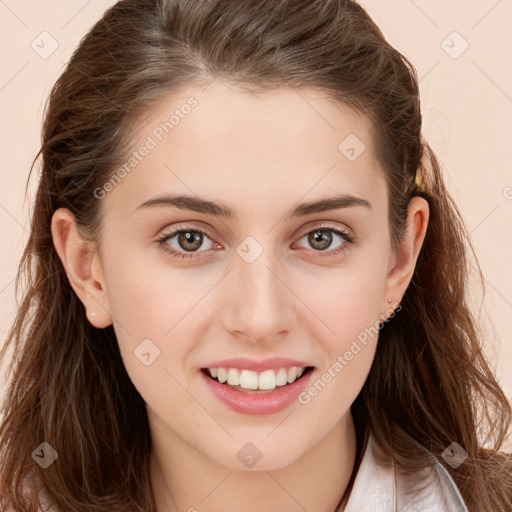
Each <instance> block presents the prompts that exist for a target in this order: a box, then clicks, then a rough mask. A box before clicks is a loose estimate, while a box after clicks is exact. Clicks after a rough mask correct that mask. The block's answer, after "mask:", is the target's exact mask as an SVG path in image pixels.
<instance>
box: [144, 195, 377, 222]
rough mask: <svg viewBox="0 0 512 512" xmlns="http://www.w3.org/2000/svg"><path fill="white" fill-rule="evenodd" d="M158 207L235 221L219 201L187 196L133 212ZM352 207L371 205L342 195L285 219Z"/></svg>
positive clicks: (298, 209)
mask: <svg viewBox="0 0 512 512" xmlns="http://www.w3.org/2000/svg"><path fill="white" fill-rule="evenodd" d="M158 206H166V207H169V206H173V207H175V208H179V209H180V210H189V211H193V212H197V213H204V214H207V215H213V216H215V217H223V218H226V219H234V220H236V219H237V215H236V212H235V210H233V209H232V208H230V207H229V206H227V205H225V204H223V203H222V202H219V201H209V200H207V199H202V198H200V197H197V196H187V195H161V196H156V197H153V198H151V199H148V200H147V201H144V202H143V203H141V204H140V205H139V206H137V208H136V209H135V211H137V210H140V209H145V208H153V207H158ZM352 206H363V207H365V208H369V209H370V210H371V209H372V205H371V204H370V203H369V202H368V201H367V200H366V199H363V198H360V197H356V196H353V195H351V194H342V195H337V196H334V197H328V198H325V199H321V200H318V201H312V202H309V203H301V204H299V205H298V206H295V207H294V208H292V209H291V210H289V211H288V212H287V213H286V214H285V217H284V218H286V219H288V218H292V217H302V216H305V215H311V214H313V213H321V212H327V211H332V210H339V209H342V208H349V207H352Z"/></svg>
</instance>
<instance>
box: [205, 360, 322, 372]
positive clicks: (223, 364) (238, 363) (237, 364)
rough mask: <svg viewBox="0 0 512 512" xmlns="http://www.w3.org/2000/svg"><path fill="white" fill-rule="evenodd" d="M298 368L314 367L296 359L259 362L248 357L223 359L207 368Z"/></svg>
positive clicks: (258, 370) (260, 370) (262, 370)
mask: <svg viewBox="0 0 512 512" xmlns="http://www.w3.org/2000/svg"><path fill="white" fill-rule="evenodd" d="M291 366H297V367H300V368H306V367H308V366H312V365H311V364H308V363H306V362H304V361H297V360H295V359H288V358H286V357H269V358H268V359H263V360H260V361H257V360H255V359H249V358H247V357H237V358H234V359H223V360H222V361H215V362H213V363H210V364H208V365H207V366H206V367H205V368H238V369H239V370H252V371H254V372H264V371H265V370H272V369H275V368H283V367H286V368H289V367H291Z"/></svg>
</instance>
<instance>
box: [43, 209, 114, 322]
mask: <svg viewBox="0 0 512 512" xmlns="http://www.w3.org/2000/svg"><path fill="white" fill-rule="evenodd" d="M51 229H52V237H53V244H54V246H55V250H56V251H57V254H58V255H59V258H60V260H61V262H62V265H63V267H64V270H65V272H66V275H67V277H68V280H69V283H70V285H71V287H72V288H73V290H74V291H75V293H76V294H77V296H78V298H79V299H80V300H81V302H82V303H83V305H84V307H85V309H86V311H87V318H88V319H89V321H90V323H91V324H92V325H93V326H94V327H98V328H104V327H107V326H108V325H110V324H112V315H111V314H110V307H109V303H108V297H107V294H106V286H105V282H104V280H103V272H102V269H101V261H100V259H99V255H98V253H97V250H96V247H95V244H93V243H92V242H90V241H88V240H86V239H85V238H84V237H83V236H82V235H81V234H80V232H79V230H78V228H77V225H76V221H75V218H74V215H73V214H72V213H71V211H70V210H68V209H67V208H59V209H58V210H57V211H56V212H55V213H54V214H53V217H52V225H51ZM93 313H95V314H93Z"/></svg>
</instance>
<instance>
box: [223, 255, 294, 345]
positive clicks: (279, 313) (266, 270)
mask: <svg viewBox="0 0 512 512" xmlns="http://www.w3.org/2000/svg"><path fill="white" fill-rule="evenodd" d="M275 254H276V253H275V251H270V250H265V251H263V252H262V254H261V255H260V256H258V257H257V258H256V259H255V260H254V261H252V262H248V261H246V260H245V259H244V258H242V257H240V256H239V255H238V254H237V255H236V256H235V258H234V266H233V268H232V270H231V272H229V275H228V276H226V277H227V282H226V283H224V285H223V286H224V292H223V293H224V294H225V296H224V297H223V300H222V301H221V302H222V304H223V306H222V311H221V315H222V319H223V323H224V327H225V329H227V330H228V331H229V332H230V333H231V335H233V336H235V337H238V338H240V339H244V340H245V341H250V342H252V343H259V344H262V343H263V344H265V343H266V344H272V343H273V342H275V341H277V340H278V339H281V338H282V337H284V336H285V335H286V333H287V332H289V331H290V330H292V329H293V327H294V325H296V322H297V312H296V308H297V304H298V303H300V301H299V300H298V299H297V297H296V296H295V295H294V293H293V290H292V287H291V286H290V284H289V283H287V273H286V271H285V269H284V265H283V264H282V263H281V262H280V260H279V257H278V256H276V255H275ZM288 281H289V279H288Z"/></svg>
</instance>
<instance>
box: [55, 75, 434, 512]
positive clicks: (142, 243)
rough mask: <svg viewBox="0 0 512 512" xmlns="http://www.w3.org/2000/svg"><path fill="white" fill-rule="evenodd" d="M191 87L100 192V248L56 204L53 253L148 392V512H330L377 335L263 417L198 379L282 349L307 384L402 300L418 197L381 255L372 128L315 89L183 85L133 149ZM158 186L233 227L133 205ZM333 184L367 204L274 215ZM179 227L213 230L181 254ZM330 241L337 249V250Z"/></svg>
mask: <svg viewBox="0 0 512 512" xmlns="http://www.w3.org/2000/svg"><path fill="white" fill-rule="evenodd" d="M190 96H194V97H195V98H196V99H197V100H198V105H197V107H196V108H195V109H193V110H192V111H191V113H190V114H188V115H187V116H185V117H184V118H183V119H180V122H179V124H178V125H176V126H175V127H174V129H173V130H172V131H171V132H170V133H168V134H166V135H165V137H164V138H163V140H162V141H161V142H160V143H159V144H158V145H157V147H156V148H154V149H152V150H151V151H150V152H149V154H148V155H147V156H146V157H145V158H144V159H143V160H142V161H141V162H140V163H138V165H137V166H136V168H134V170H133V171H132V172H131V173H129V174H128V175H127V176H126V177H124V178H123V180H122V181H121V182H120V183H119V184H117V185H116V187H115V188H114V189H113V190H112V191H110V192H109V193H108V194H107V195H106V197H105V198H103V199H101V201H102V204H101V207H102V208H103V209H104V213H105V217H104V221H103V225H102V234H101V239H100V241H99V243H98V244H92V243H87V242H85V241H84V240H83V238H82V237H81V236H80V233H79V232H78V230H77V228H76V225H75V223H74V219H73V216H72V215H71V213H70V212H69V211H68V210H66V209H59V210H58V211H56V212H55V214H54V216H53V220H52V233H53V237H54V243H55V247H56V250H57V252H58V254H59V257H60V258H61V260H62V262H63V264H64V267H65V269H66V272H67V274H68V277H69V280H70V283H71V284H72V286H73V288H74V290H75V292H76V293H77V295H78V296H79V297H80V299H81V301H82V302H83V304H84V307H85V308H86V309H87V311H88V314H89V313H95V315H89V319H90V321H91V323H92V324H93V325H94V326H95V327H97V328H104V327H106V326H108V325H110V324H112V323H113V325H114V329H115V332H116V335H117V338H118V341H119V347H120V351H121V354H122V357H123V360H124V363H125V366H126V369H127V371H128V374H129V376H130V378H131V379H132V381H133V383H134V385H135V386H136V388H137V389H138V390H139V392H140V393H141V395H142V397H143V398H144V400H145V401H146V404H147V409H148V417H149V422H150V426H151V435H152V439H153V443H154V447H153V451H152V454H151V479H152V484H153V488H154V493H155V498H156V502H157V506H158V510H159V511H160V512H163V511H166V512H167V511H171V512H177V511H193V510H198V511H200V512H213V511H218V510H224V511H227V512H229V511H232V512H235V511H237V512H238V511H240V510H244V512H253V511H254V512H256V511H258V512H259V511H261V510H268V511H273V512H277V511H281V510H287V511H303V510H304V509H306V510H308V511H310V512H332V511H333V510H334V508H335V506H336V504H337V503H338V501H339V500H340V498H341V496H342V494H343V492H344V490H345V488H346V485H347V483H348V480H349V477H350V473H351V471H352V468H353V465H354V456H355V431H354V425H353V421H352V416H351V414H350V405H351V404H352V402H353V401H354V399H355V398H356V396H357V394H358V393H359V391H360V389H361V388H362V386H363V384H364V381H365V379H366V377H367V375H368V371H369V369H370V366H371V363H372V360H373V356H374V353H375V347H376V343H377V336H374V337H373V338H370V339H369V340H368V342H367V344H366V346H365V347H364V348H363V350H361V351H360V352H359V353H358V354H357V355H355V356H354V358H353V359H352V360H351V361H349V363H348V364H347V365H346V366H344V368H343V370H342V371H340V372H338V373H336V376H335V378H333V379H331V382H329V383H328V384H327V385H326V386H325V387H324V389H322V391H321V392H319V393H318V394H317V396H315V397H314V398H312V399H311V400H310V402H309V403H307V404H301V403H299V402H298V401H295V402H294V403H293V404H292V405H291V406H290V407H288V408H286V409H285V410H283V411H281V412H279V413H276V414H271V415H263V416H255V415H244V414H241V413H238V412H235V411H232V410H231V409H229V408H227V407H226V406H225V405H223V404H222V403H220V402H219V401H218V400H217V399H216V398H215V397H214V396H213V395H212V394H211V392H210V390H209V389H208V388H207V387H206V386H205V384H204V382H202V380H201V379H200V375H199V373H198V372H199V369H200V368H201V367H205V366H209V364H208V363H211V362H213V361H216V360H219V359H224V358H228V357H239V356H246V357H249V358H253V359H258V360H259V359H266V358H268V357H272V356H284V357H291V358H296V359H300V360H305V361H309V362H310V364H311V365H314V366H315V375H313V376H312V380H311V381H310V382H311V383H313V382H314V381H315V380H317V379H318V378H320V377H321V375H322V374H323V373H324V372H326V371H328V369H329V368H330V367H331V368H332V366H333V363H334V362H335V361H336V360H337V357H338V356H339V355H343V354H344V353H345V352H346V351H347V350H348V349H349V347H350V345H351V343H352V341H353V340H355V339H356V338H357V336H358V334H360V333H361V332H363V331H364V330H365V329H367V328H369V327H370V326H375V325H378V323H377V324H376V322H378V321H379V320H384V319H386V318H388V317H389V316H390V315H391V314H392V312H393V309H392V306H396V305H397V304H398V303H399V302H400V300H401V298H402V296H403V294H404V293H405V290H406V288H407V286H408V284H409V282H410V280H411V278H412V274H413V271H414V266H415V264H416V260H417V257H418V253H419V251H420V248H421V245H422V243H423V240H424V236H425V231H426V227H427V223H428V203H427V202H426V201H425V200H424V199H422V198H419V197H416V198H413V199H412V200H411V202H410V204H409V209H408V219H407V234H406V237H405V240H404V242H403V243H402V244H401V245H400V246H398V247H397V248H396V251H394V250H392V247H391V243H390V233H389V228H388V219H387V208H388V197H387V190H386V184H385V181H384V178H383V176H384V175H383V171H382V169H380V166H379V164H378V163H377V161H376V159H375V156H374V150H373V148H372V138H371V131H370V128H371V124H370V122H369V120H368V119H366V118H365V117H363V116H361V115H359V114H358V113H356V112H354V111H352V110H351V109H349V108H348V107H347V106H345V105H342V104H335V103H333V102H331V101H329V100H327V99H326V98H325V97H323V96H322V94H321V93H319V92H318V91H312V90H308V91H304V90H302V91H300V94H299V93H298V92H297V91H295V90H292V89H282V90H274V91H270V92H265V93H262V94H259V95H254V94H249V93H247V92H243V91H241V90H239V89H236V88H234V87H232V86H230V85H228V84H227V83H224V82H222V81H221V80H220V79H217V80H215V81H214V82H213V83H212V84H211V85H210V86H208V87H207V88H206V89H204V90H201V89H200V88H192V87H191V88H190V89H187V90H186V91H182V92H181V93H180V94H176V93H175V94H173V95H171V96H169V97H167V98H165V100H163V101H161V102H160V103H159V104H158V105H156V106H155V108H154V109H153V110H151V111H150V112H148V114H147V115H146V116H145V118H144V119H141V122H140V123H139V125H138V130H137V137H136V141H135V143H134V145H133V148H132V149H133V150H136V149H137V148H140V146H141V145H142V144H143V143H144V140H146V137H147V136H148V135H150V134H151V133H152V130H153V129H154V128H155V126H157V125H158V124H159V123H160V122H162V121H163V120H165V119H168V117H169V113H170V112H172V110H173V109H174V108H179V107H180V105H183V104H184V103H185V101H186V99H187V98H188V97H190ZM349 134H356V135H357V137H358V138H359V139H360V140H361V141H363V142H364V144H365V146H366V149H365V151H363V153H362V154H361V155H360V156H359V157H358V158H357V159H356V160H354V161H350V160H349V159H347V158H346V157H345V156H344V155H343V154H342V153H341V152H340V151H339V150H338V146H339V144H340V142H341V141H342V140H343V139H345V137H347V135H349ZM163 193H176V194H177V193H180V194H182V193H183V194H190V195H197V196H199V197H201V198H207V199H210V200H213V201H219V202H222V203H224V204H226V205H227V206H229V207H231V208H232V209H234V210H235V211H236V214H237V219H222V218H218V217H214V216H212V215H208V214H204V213H197V212H191V211H186V210H180V209H177V208H174V207H169V206H167V207H165V206H160V207H153V208H142V209H140V210H138V211H135V209H136V208H137V206H138V205H140V204H141V203H142V202H144V201H146V200H147V199H150V198H152V197H154V196H157V195H161V194H163ZM335 193H347V194H352V195H354V196H357V197H360V198H364V199H366V200H367V201H369V202H370V204H371V208H366V207H364V206H351V207H347V208H343V209H338V210H333V211H327V212H322V213H314V214H309V215H307V216H304V217H297V218H291V219H285V218H284V216H285V213H286V212H287V211H288V210H289V209H290V208H292V207H294V206H296V204H297V203H301V202H310V201H315V200H319V199H322V198H326V197H330V196H332V195H333V194H335ZM184 222H186V223H187V228H188V229H189V230H190V229H206V230H208V232H209V233H210V235H209V236H210V238H208V237H205V238H204V239H203V243H202V245H200V246H199V248H198V249H196V252H195V254H196V257H192V258H189V259H185V260H181V259H179V258H176V257H173V256H171V255H169V254H168V253H166V252H164V251H163V249H162V246H161V245H159V244H158V243H157V242H156V241H155V240H156V238H157V236H158V235H162V234H163V233H164V230H165V233H169V232H170V231H171V229H172V228H175V227H178V225H179V224H180V223H184ZM326 223H327V224H328V225H331V226H334V227H336V228H341V229H345V230H346V231H348V232H349V233H353V234H355V235H356V236H357V240H358V241H357V242H356V243H355V244H352V245H351V244H348V243H347V242H345V241H344V240H343V239H342V238H340V237H339V235H336V234H335V233H333V232H331V231H328V232H327V236H328V235H329V233H330V234H331V235H332V242H331V244H330V245H328V246H327V249H325V250H324V251H322V250H321V249H319V247H320V244H319V243H317V244H316V245H315V240H314V239H313V240H312V239H311V237H309V238H308V236H307V235H308V233H310V232H311V231H314V230H315V229H316V228H318V227H324V229H325V225H326ZM247 236H251V237H253V238H254V239H255V240H256V241H257V243H258V244H260V246H261V247H262V249H263V252H262V254H261V255H260V256H259V257H258V258H257V259H256V260H255V261H254V262H252V263H248V262H247V261H245V260H244V259H243V258H241V257H240V256H239V255H238V253H237V252H236V248H237V247H238V246H239V244H241V242H242V241H243V240H244V239H245V238H246V237H247ZM177 238H178V237H174V238H173V239H172V240H171V239H168V240H167V242H166V243H167V244H168V245H170V246H171V247H172V248H174V249H175V250H178V251H181V252H184V253H186V250H185V249H186V248H187V247H189V246H185V248H184V247H183V245H181V246H180V245H179V243H178V240H177ZM217 244H218V245H217ZM342 244H346V245H345V247H346V250H344V251H342V252H339V253H337V254H334V252H335V251H336V248H338V247H339V246H340V245H342ZM328 252H330V253H331V255H328V254H327V253H328ZM189 254H190V252H189ZM322 254H324V255H325V256H323V257H322ZM201 256H203V257H201ZM389 299H390V300H392V302H393V304H392V305H391V307H390V303H389V302H388V300H389ZM396 314H397V315H399V314H400V313H398V312H397V313H396ZM391 321H393V320H391ZM146 338H149V339H151V340H152V342H153V343H154V344H155V345H157V346H158V348H159V349H160V356H159V357H157V358H156V359H155V360H154V362H152V363H151V365H149V366H145V365H144V364H142V363H141V362H140V360H138V359H137V358H136V357H135V356H134V354H133V351H134V350H135V349H136V348H137V346H138V345H139V344H140V343H141V341H142V340H144V339H146ZM247 442H251V443H253V444H254V445H255V446H256V447H257V448H258V450H259V451H260V452H261V454H262V457H261V459H260V460H259V461H258V462H257V463H256V464H255V465H254V466H253V467H252V468H247V467H245V466H244V465H243V464H242V462H241V461H240V460H239V459H238V458H237V452H238V451H239V450H240V449H241V448H242V447H243V446H244V445H245V443H247Z"/></svg>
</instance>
